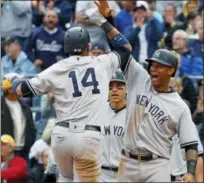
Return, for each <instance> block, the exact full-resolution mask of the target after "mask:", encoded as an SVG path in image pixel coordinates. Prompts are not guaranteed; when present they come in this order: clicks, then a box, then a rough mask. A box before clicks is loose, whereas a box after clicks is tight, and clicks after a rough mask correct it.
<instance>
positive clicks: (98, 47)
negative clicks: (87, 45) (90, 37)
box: [91, 43, 105, 52]
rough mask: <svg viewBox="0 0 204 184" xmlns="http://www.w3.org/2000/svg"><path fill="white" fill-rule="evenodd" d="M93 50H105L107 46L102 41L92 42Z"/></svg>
mask: <svg viewBox="0 0 204 184" xmlns="http://www.w3.org/2000/svg"><path fill="white" fill-rule="evenodd" d="M91 50H103V51H104V52H105V46H104V44H102V43H92V44H91Z"/></svg>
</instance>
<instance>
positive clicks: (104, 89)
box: [26, 52, 120, 125]
mask: <svg viewBox="0 0 204 184" xmlns="http://www.w3.org/2000/svg"><path fill="white" fill-rule="evenodd" d="M119 66H120V58H119V56H118V54H117V53H114V52H111V53H109V54H105V55H101V56H98V57H93V56H71V57H69V58H67V59H64V60H62V61H59V62H58V63H56V64H54V65H52V66H51V67H49V68H48V69H46V70H44V71H43V72H41V73H40V74H38V76H37V77H35V78H32V79H28V80H26V82H27V85H28V86H29V88H30V90H31V91H32V93H33V94H34V95H41V94H44V93H47V92H48V91H52V92H53V93H54V103H55V104H54V105H55V110H56V114H57V121H62V120H69V121H71V122H72V121H73V122H77V123H78V122H80V123H81V124H92V125H101V124H102V123H103V121H104V118H105V116H104V114H105V112H106V111H105V110H106V109H105V108H106V107H107V105H106V104H107V100H108V87H109V81H110V80H111V78H112V76H113V74H114V73H115V71H116V70H117V69H118V68H119Z"/></svg>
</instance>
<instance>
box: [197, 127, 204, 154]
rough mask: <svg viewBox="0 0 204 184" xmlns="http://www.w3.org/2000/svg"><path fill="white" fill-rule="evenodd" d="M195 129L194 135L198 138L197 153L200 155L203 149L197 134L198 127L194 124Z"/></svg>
mask: <svg viewBox="0 0 204 184" xmlns="http://www.w3.org/2000/svg"><path fill="white" fill-rule="evenodd" d="M195 131H196V135H197V138H198V155H201V154H203V153H204V151H203V146H202V143H201V141H200V137H199V134H198V129H197V128H196V126H195Z"/></svg>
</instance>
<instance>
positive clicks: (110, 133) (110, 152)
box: [102, 105, 126, 168]
mask: <svg viewBox="0 0 204 184" xmlns="http://www.w3.org/2000/svg"><path fill="white" fill-rule="evenodd" d="M108 107H109V108H108V111H107V114H106V118H108V121H107V123H106V124H105V125H104V133H105V138H104V146H103V147H104V151H103V162H102V165H103V166H107V167H113V168H116V167H118V166H119V161H120V156H121V151H122V148H123V147H124V140H123V137H124V134H125V117H126V108H124V109H121V110H120V111H118V112H115V111H114V110H112V108H111V107H110V105H108Z"/></svg>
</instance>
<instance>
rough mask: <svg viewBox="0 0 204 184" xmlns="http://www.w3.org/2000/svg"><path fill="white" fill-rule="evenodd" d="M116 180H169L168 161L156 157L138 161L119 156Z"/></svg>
mask: <svg viewBox="0 0 204 184" xmlns="http://www.w3.org/2000/svg"><path fill="white" fill-rule="evenodd" d="M117 181H118V182H170V181H171V179H170V162H169V160H167V159H161V158H157V159H154V160H150V161H139V160H136V159H132V158H129V157H126V156H124V155H122V156H121V159H120V165H119V170H118V175H117Z"/></svg>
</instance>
